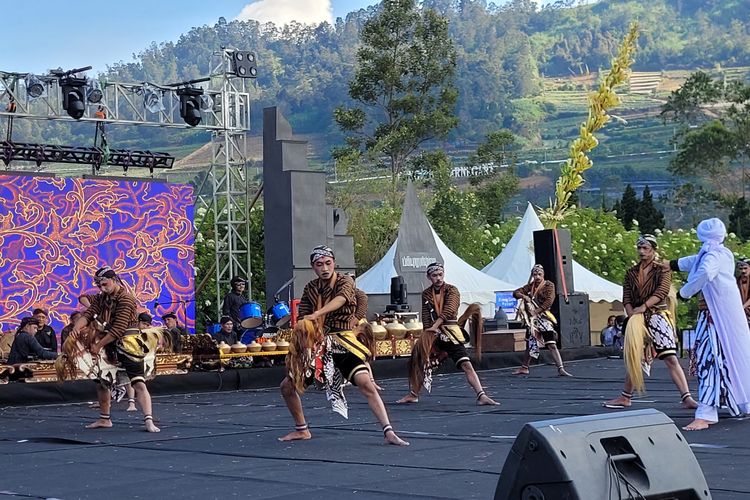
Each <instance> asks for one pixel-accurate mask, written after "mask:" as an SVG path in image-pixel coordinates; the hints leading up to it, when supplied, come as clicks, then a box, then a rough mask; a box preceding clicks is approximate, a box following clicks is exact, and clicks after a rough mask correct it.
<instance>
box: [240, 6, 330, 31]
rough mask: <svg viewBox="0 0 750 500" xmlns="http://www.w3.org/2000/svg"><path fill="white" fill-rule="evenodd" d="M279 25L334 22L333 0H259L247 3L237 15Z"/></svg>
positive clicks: (242, 18)
mask: <svg viewBox="0 0 750 500" xmlns="http://www.w3.org/2000/svg"><path fill="white" fill-rule="evenodd" d="M236 19H237V20H239V21H248V20H250V19H252V20H254V21H258V22H260V23H261V24H263V23H269V22H270V23H274V24H275V25H277V26H283V25H285V24H289V23H290V22H292V21H297V22H298V23H302V24H319V23H322V22H323V21H328V22H329V23H333V9H332V7H331V0H258V1H257V2H252V3H249V4H247V5H245V6H244V7H243V8H242V11H241V12H240V13H239V15H238V16H237V17H236Z"/></svg>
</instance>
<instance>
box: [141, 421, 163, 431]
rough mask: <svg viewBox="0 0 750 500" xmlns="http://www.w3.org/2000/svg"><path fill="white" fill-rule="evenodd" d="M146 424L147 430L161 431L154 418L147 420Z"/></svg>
mask: <svg viewBox="0 0 750 500" xmlns="http://www.w3.org/2000/svg"><path fill="white" fill-rule="evenodd" d="M144 425H145V426H146V430H147V431H148V432H161V429H159V428H158V427H157V426H155V425H154V421H153V420H146V422H145V423H144Z"/></svg>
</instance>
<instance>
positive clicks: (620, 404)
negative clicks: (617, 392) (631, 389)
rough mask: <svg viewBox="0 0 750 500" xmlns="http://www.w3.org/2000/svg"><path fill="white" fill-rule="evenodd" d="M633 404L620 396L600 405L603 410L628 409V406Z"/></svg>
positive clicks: (628, 399)
mask: <svg viewBox="0 0 750 500" xmlns="http://www.w3.org/2000/svg"><path fill="white" fill-rule="evenodd" d="M631 404H633V403H632V401H630V398H626V397H625V396H620V397H617V398H615V399H610V400H609V401H605V402H604V403H602V406H603V407H605V408H611V409H615V410H618V409H622V408H629V407H630V405H631Z"/></svg>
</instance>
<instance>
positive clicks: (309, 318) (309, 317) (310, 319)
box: [304, 311, 320, 321]
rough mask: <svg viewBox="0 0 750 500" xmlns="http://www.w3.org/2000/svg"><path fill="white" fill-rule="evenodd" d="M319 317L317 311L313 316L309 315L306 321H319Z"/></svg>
mask: <svg viewBox="0 0 750 500" xmlns="http://www.w3.org/2000/svg"><path fill="white" fill-rule="evenodd" d="M319 317H320V315H319V314H318V312H317V311H315V312H314V313H312V314H307V315H306V316H305V318H304V319H306V320H308V321H318V318H319Z"/></svg>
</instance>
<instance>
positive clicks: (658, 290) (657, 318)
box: [602, 234, 698, 408]
mask: <svg viewBox="0 0 750 500" xmlns="http://www.w3.org/2000/svg"><path fill="white" fill-rule="evenodd" d="M656 248H657V242H656V238H655V237H654V236H652V235H650V234H646V235H643V236H640V237H639V238H638V241H637V243H636V249H637V250H638V257H639V259H640V262H639V263H638V264H636V265H634V266H633V267H631V268H630V269H628V271H627V272H626V274H625V282H624V283H623V285H622V305H623V306H624V307H625V313H626V314H627V315H628V318H632V317H633V315H634V314H642V315H643V318H644V322H645V325H646V330H647V333H648V336H649V337H650V339H651V344H652V346H653V350H654V351H655V352H656V357H657V358H659V359H662V360H664V364H666V365H667V369H668V370H669V375H670V377H671V378H672V382H674V384H675V386H677V389H678V390H679V391H680V401H681V402H682V405H683V406H684V407H685V408H697V407H698V403H696V402H695V400H694V399H693V397H692V396H691V395H690V389H689V388H688V383H687V379H686V378H685V372H683V371H682V367H680V364H679V362H678V361H677V344H676V343H675V334H674V326H673V323H672V321H673V320H672V319H671V318H670V317H669V316H670V314H669V312H668V311H667V303H666V299H667V295H668V294H669V288H670V286H671V285H672V272H671V271H670V270H669V266H668V265H667V263H665V262H662V261H661V260H660V259H657V257H658V256H657V253H656ZM646 351H647V352H646V353H645V354H646V363H648V364H649V365H650V363H651V362H652V361H653V357H652V354H651V347H649V348H647V349H646ZM632 398H633V383H632V381H631V380H630V376H629V375H627V374H626V376H625V386H624V388H623V391H622V392H621V393H620V396H619V397H617V398H615V399H612V400H610V401H606V402H604V403H602V405H603V406H604V407H606V408H627V407H629V406H630V405H631V403H632V401H631V400H632Z"/></svg>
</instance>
